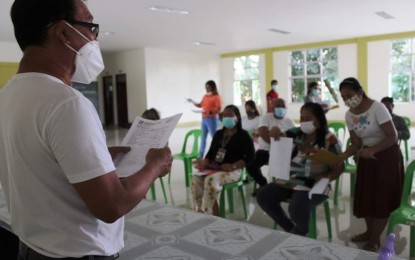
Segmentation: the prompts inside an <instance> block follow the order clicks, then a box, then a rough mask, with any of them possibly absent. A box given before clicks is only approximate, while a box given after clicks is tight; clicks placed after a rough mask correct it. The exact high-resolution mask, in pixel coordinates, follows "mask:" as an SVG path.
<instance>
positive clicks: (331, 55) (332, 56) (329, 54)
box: [322, 47, 337, 61]
mask: <svg viewBox="0 0 415 260" xmlns="http://www.w3.org/2000/svg"><path fill="white" fill-rule="evenodd" d="M322 60H323V61H327V60H335V61H337V48H333V47H332V48H323V49H322Z"/></svg>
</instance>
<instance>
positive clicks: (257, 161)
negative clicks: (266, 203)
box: [246, 98, 295, 196]
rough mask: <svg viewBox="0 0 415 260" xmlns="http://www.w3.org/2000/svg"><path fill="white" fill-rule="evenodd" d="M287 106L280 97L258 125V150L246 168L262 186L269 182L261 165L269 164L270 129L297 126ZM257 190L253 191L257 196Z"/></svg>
mask: <svg viewBox="0 0 415 260" xmlns="http://www.w3.org/2000/svg"><path fill="white" fill-rule="evenodd" d="M286 114H287V107H286V105H285V101H284V99H282V98H279V99H277V100H275V101H274V102H272V112H271V113H267V114H265V115H264V116H262V118H261V121H260V123H259V126H258V134H259V136H260V138H259V140H258V150H257V151H256V153H255V157H254V160H253V161H252V162H250V163H249V164H248V165H247V167H246V169H247V171H248V174H249V175H251V176H252V178H253V179H254V181H255V182H256V183H258V184H259V186H260V187H262V186H264V185H266V184H267V182H268V181H267V179H266V178H265V177H264V175H263V174H262V172H261V167H262V166H264V165H265V164H268V161H269V148H270V138H269V131H270V130H271V129H272V128H273V127H274V126H278V127H280V128H282V129H284V130H288V129H290V128H293V127H295V125H294V122H293V121H292V120H291V119H289V118H287V117H286ZM255 194H256V191H254V192H253V193H252V195H253V196H255Z"/></svg>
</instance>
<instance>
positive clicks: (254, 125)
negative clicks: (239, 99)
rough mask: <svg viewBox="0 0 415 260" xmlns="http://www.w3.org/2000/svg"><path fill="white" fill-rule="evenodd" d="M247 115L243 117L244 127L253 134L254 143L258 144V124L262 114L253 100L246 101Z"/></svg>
mask: <svg viewBox="0 0 415 260" xmlns="http://www.w3.org/2000/svg"><path fill="white" fill-rule="evenodd" d="M245 112H246V116H244V117H242V129H244V130H245V131H248V133H250V134H251V136H252V139H253V140H254V144H258V126H259V121H260V118H261V116H260V115H259V112H258V109H257V107H256V104H255V102H254V101H252V100H248V101H246V102H245Z"/></svg>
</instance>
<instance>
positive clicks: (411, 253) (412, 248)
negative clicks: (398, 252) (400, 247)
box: [409, 226, 415, 257]
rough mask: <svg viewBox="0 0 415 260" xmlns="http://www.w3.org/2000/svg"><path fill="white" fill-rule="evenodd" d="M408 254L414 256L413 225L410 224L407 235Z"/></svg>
mask: <svg viewBox="0 0 415 260" xmlns="http://www.w3.org/2000/svg"><path fill="white" fill-rule="evenodd" d="M409 244H410V247H409V256H410V257H415V227H413V226H411V231H410V236H409Z"/></svg>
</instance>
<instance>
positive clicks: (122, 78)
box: [115, 74, 130, 128]
mask: <svg viewBox="0 0 415 260" xmlns="http://www.w3.org/2000/svg"><path fill="white" fill-rule="evenodd" d="M115 86H116V88H117V116H118V125H119V126H121V127H125V128H129V127H130V124H129V122H128V103H127V75H126V74H118V75H115Z"/></svg>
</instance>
